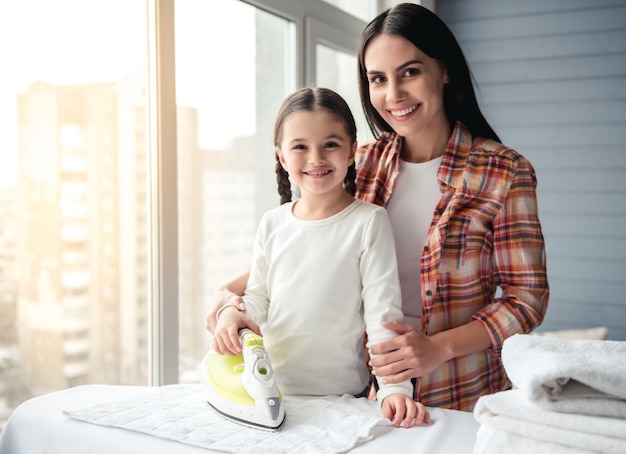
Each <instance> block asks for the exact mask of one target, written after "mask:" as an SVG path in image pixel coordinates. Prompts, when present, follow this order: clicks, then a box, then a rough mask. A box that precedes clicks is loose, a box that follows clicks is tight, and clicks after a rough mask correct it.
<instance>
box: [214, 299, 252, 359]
mask: <svg viewBox="0 0 626 454" xmlns="http://www.w3.org/2000/svg"><path fill="white" fill-rule="evenodd" d="M242 328H250V329H251V330H252V331H254V332H255V333H257V334H258V335H259V336H262V334H261V330H260V329H259V325H257V324H256V323H255V322H254V321H252V319H251V318H249V317H247V316H246V315H245V314H244V313H242V312H239V311H238V310H237V309H236V308H234V307H229V308H227V309H225V310H224V311H222V313H221V314H220V318H219V320H218V321H217V325H215V333H214V334H213V349H214V350H215V351H216V352H217V353H219V354H223V355H241V352H242V346H241V338H240V337H239V330H240V329H242Z"/></svg>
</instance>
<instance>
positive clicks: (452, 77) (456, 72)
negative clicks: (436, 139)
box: [358, 3, 500, 142]
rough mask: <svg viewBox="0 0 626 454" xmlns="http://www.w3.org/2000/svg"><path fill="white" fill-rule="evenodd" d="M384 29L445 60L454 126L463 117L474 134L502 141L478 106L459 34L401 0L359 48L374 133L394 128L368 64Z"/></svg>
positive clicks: (446, 106) (447, 97)
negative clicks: (378, 103)
mask: <svg viewBox="0 0 626 454" xmlns="http://www.w3.org/2000/svg"><path fill="white" fill-rule="evenodd" d="M383 33H384V34H389V35H399V36H402V37H403V38H405V39H407V40H408V41H410V42H411V43H413V45H414V46H415V47H417V48H418V49H419V50H421V51H422V52H424V53H425V54H426V55H428V56H429V57H431V58H434V59H436V60H439V61H441V62H443V64H444V65H445V67H446V69H447V71H448V80H449V83H447V84H446V85H445V88H444V93H443V103H444V109H445V111H446V116H447V117H448V121H449V123H450V126H451V127H454V124H455V123H456V122H457V121H460V122H461V123H463V124H464V125H465V126H467V127H468V128H469V129H470V131H471V132H472V134H473V135H475V136H482V137H487V138H490V139H493V140H496V141H498V142H500V138H499V137H498V135H497V134H496V132H495V131H494V130H493V129H492V128H491V126H490V125H489V123H488V122H487V120H486V119H485V117H484V116H483V114H482V112H481V111H480V108H479V107H478V101H477V100H476V94H475V93H474V87H473V85H472V74H471V71H470V69H469V66H468V65H467V61H466V60H465V56H464V55H463V51H462V50H461V47H460V46H459V43H458V42H457V40H456V38H455V37H454V35H453V34H452V32H451V31H450V29H449V28H448V26H447V25H446V24H445V23H444V22H443V21H442V20H441V19H440V18H439V17H438V16H437V15H436V14H435V13H433V12H431V11H430V10H428V9H427V8H424V7H423V6H420V5H417V4H415V3H400V4H398V5H396V6H394V7H392V8H389V9H388V10H386V11H384V12H382V13H381V14H379V15H378V16H377V17H376V18H374V20H372V21H371V22H370V23H369V24H368V25H367V27H365V30H363V33H362V34H361V40H360V42H359V50H358V60H359V91H360V93H361V103H362V105H363V110H364V112H365V117H366V119H367V123H368V125H369V127H370V129H371V130H372V133H373V134H374V137H376V138H378V137H380V136H381V134H382V133H383V132H384V131H389V132H392V131H393V128H392V127H391V126H389V124H388V123H387V122H386V121H385V120H384V119H383V118H382V117H381V116H380V115H379V114H378V112H377V111H376V109H375V108H374V106H373V105H372V102H371V99H370V93H369V81H368V77H367V68H366V67H365V51H366V50H367V46H368V44H369V43H370V41H371V40H372V39H373V38H374V37H376V36H378V35H380V34H383Z"/></svg>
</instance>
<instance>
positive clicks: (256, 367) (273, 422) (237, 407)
mask: <svg viewBox="0 0 626 454" xmlns="http://www.w3.org/2000/svg"><path fill="white" fill-rule="evenodd" d="M239 335H240V337H241V344H242V346H243V354H242V355H240V356H230V355H220V354H218V353H217V352H215V350H211V351H209V352H208V353H207V354H206V355H205V356H204V359H203V360H202V362H201V363H200V379H201V381H202V383H203V384H204V385H205V387H206V389H207V392H208V400H207V404H208V405H209V407H210V408H211V409H212V410H214V411H215V412H216V413H218V414H219V415H221V416H223V417H225V418H227V419H229V420H231V421H234V422H237V423H239V424H243V425H245V426H248V427H254V428H257V429H264V430H269V431H277V430H280V429H281V427H282V425H283V423H284V421H285V409H284V408H283V398H282V395H281V393H280V391H279V389H278V385H277V384H276V380H275V378H274V371H273V369H272V365H271V363H270V360H269V357H268V355H267V352H266V351H265V346H264V345H263V338H262V337H261V336H259V335H257V334H255V333H254V332H253V331H252V330H250V329H247V328H245V329H242V330H241V331H240V332H239Z"/></svg>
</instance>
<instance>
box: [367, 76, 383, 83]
mask: <svg viewBox="0 0 626 454" xmlns="http://www.w3.org/2000/svg"><path fill="white" fill-rule="evenodd" d="M384 81H385V78H384V77H383V76H372V77H370V84H382V83H383V82H384Z"/></svg>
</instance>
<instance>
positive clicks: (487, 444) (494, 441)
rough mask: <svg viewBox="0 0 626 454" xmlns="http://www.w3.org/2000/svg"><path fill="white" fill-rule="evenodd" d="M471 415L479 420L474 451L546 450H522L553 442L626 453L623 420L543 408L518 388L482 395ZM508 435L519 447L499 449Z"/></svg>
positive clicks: (580, 448) (560, 446)
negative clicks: (485, 427) (515, 448)
mask: <svg viewBox="0 0 626 454" xmlns="http://www.w3.org/2000/svg"><path fill="white" fill-rule="evenodd" d="M474 416H475V418H476V420H477V421H478V422H479V423H480V424H481V427H480V429H479V433H478V437H477V442H476V445H475V447H474V453H475V454H479V453H480V454H486V453H492V452H506V453H507V454H508V453H509V452H545V451H537V450H532V449H530V450H524V448H527V447H529V446H532V445H535V446H541V445H542V444H544V443H545V444H550V445H553V447H554V449H555V451H554V452H559V451H558V450H560V451H563V452H578V451H583V452H603V453H615V454H623V453H626V420H623V419H617V418H606V417H601V416H589V415H580V414H572V413H560V412H556V411H549V410H544V409H541V408H539V407H537V406H536V405H533V403H531V402H529V401H528V399H526V398H525V396H524V394H523V391H522V390H519V389H516V390H510V391H502V392H499V393H496V394H491V395H488V396H483V397H481V398H480V399H479V400H478V402H477V403H476V407H475V408H474ZM483 426H487V427H489V428H490V429H493V431H492V430H490V429H483ZM494 431H495V432H496V433H494ZM520 438H522V439H523V440H526V442H524V441H523V440H520ZM507 439H509V441H510V442H511V444H512V445H517V446H518V447H519V448H520V449H519V451H513V450H512V451H509V450H504V451H502V450H498V448H499V447H501V446H505V445H506V440H507ZM535 442H537V443H535ZM564 450H565V451H564ZM550 452H553V451H550Z"/></svg>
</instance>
